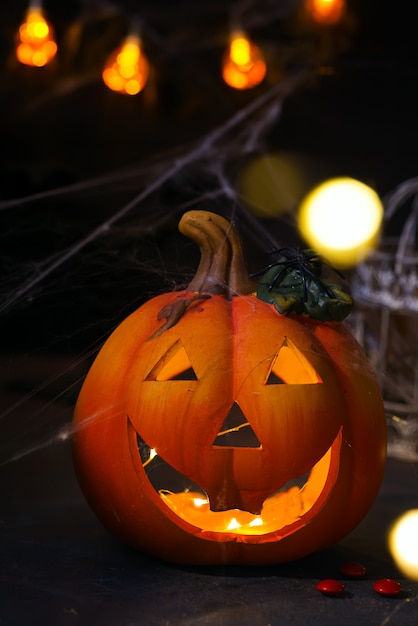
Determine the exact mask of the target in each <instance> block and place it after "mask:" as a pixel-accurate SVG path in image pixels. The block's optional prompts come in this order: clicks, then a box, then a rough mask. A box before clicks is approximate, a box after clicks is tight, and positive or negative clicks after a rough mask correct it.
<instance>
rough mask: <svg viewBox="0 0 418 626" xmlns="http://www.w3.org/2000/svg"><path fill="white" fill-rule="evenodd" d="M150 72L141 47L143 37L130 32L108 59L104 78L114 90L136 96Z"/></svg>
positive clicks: (107, 84) (103, 74) (106, 83)
mask: <svg viewBox="0 0 418 626" xmlns="http://www.w3.org/2000/svg"><path fill="white" fill-rule="evenodd" d="M148 74H149V63H148V60H147V58H146V56H145V55H144V53H143V51H142V49H141V39H140V37H139V36H138V35H135V34H130V35H128V36H127V37H126V39H125V40H124V42H123V43H122V45H121V46H120V47H119V48H117V50H115V51H114V52H113V53H112V54H111V55H110V56H109V58H108V59H107V62H106V65H105V68H104V70H103V73H102V78H103V82H104V83H105V85H106V86H107V87H109V89H112V91H118V92H119V93H124V94H128V95H129V96H134V95H136V94H137V93H139V92H140V91H141V90H142V89H143V88H144V87H145V84H146V82H147V79H148Z"/></svg>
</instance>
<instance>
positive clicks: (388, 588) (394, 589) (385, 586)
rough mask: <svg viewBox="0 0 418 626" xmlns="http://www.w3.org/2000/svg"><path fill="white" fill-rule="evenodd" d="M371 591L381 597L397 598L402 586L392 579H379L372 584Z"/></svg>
mask: <svg viewBox="0 0 418 626" xmlns="http://www.w3.org/2000/svg"><path fill="white" fill-rule="evenodd" d="M373 589H374V590H375V591H376V593H380V595H381V596H398V595H399V594H400V593H401V591H402V585H401V583H398V581H397V580H393V579H392V578H381V579H380V580H376V582H375V583H374V584H373Z"/></svg>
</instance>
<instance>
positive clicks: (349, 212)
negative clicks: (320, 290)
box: [298, 178, 383, 268]
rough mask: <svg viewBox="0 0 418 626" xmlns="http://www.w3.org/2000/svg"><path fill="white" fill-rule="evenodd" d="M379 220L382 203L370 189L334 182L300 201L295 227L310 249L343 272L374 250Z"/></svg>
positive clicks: (351, 181) (341, 180)
mask: <svg viewBox="0 0 418 626" xmlns="http://www.w3.org/2000/svg"><path fill="white" fill-rule="evenodd" d="M382 219H383V206H382V203H381V201H380V199H379V196H378V195H377V193H376V192H375V191H373V189H371V187H368V186H367V185H365V184H364V183H361V182H360V181H358V180H354V179H353V178H334V179H331V180H329V181H326V182H325V183H322V184H321V185H319V186H318V187H316V188H315V189H314V190H313V191H311V193H309V194H308V196H307V197H306V198H305V199H304V201H303V202H302V204H301V207H300V210H299V214H298V225H299V230H300V233H301V235H302V236H303V237H304V239H305V240H306V241H307V243H308V244H309V246H310V247H311V248H313V249H314V250H315V251H316V252H318V254H320V255H321V256H323V257H324V258H325V259H327V260H328V261H329V262H330V263H332V264H334V265H336V266H338V267H341V268H347V267H351V266H353V265H355V264H356V263H359V262H360V261H362V260H363V259H364V258H365V257H366V256H367V254H368V253H369V252H370V251H371V250H372V249H373V248H374V247H375V245H376V243H377V241H378V238H379V233H380V227H381V224H382Z"/></svg>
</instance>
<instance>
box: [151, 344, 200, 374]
mask: <svg viewBox="0 0 418 626" xmlns="http://www.w3.org/2000/svg"><path fill="white" fill-rule="evenodd" d="M145 380H158V381H166V380H197V376H196V373H195V371H194V369H193V366H192V364H191V362H190V359H189V357H188V356H187V353H186V350H185V348H184V346H183V344H182V342H181V340H180V339H179V340H178V341H176V343H175V344H174V345H172V346H171V348H169V349H168V350H167V352H166V353H165V354H164V355H163V356H162V357H161V358H160V360H159V361H158V362H157V363H156V364H155V365H154V367H153V368H152V369H151V371H150V372H149V373H148V374H147V376H146V377H145Z"/></svg>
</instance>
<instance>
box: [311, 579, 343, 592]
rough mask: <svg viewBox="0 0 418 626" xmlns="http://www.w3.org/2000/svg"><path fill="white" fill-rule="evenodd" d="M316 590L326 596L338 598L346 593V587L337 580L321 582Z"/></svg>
mask: <svg viewBox="0 0 418 626" xmlns="http://www.w3.org/2000/svg"><path fill="white" fill-rule="evenodd" d="M316 588H317V589H318V591H320V592H321V593H323V594H324V595H326V596H338V595H340V594H341V593H343V591H344V585H343V584H342V582H340V581H339V580H335V579H334V578H326V579H325V580H320V581H319V583H317V585H316Z"/></svg>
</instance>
